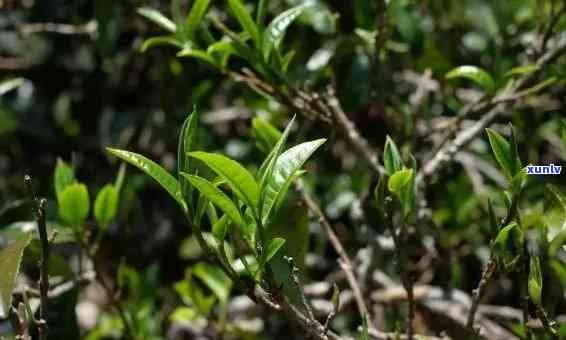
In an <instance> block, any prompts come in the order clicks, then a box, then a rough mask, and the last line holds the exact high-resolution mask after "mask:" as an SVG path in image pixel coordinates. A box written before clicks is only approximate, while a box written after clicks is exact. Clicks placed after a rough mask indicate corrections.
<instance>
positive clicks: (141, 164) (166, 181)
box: [106, 148, 187, 213]
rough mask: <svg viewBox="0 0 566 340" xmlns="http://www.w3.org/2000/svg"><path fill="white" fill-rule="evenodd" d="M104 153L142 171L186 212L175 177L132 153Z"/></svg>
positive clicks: (123, 151)
mask: <svg viewBox="0 0 566 340" xmlns="http://www.w3.org/2000/svg"><path fill="white" fill-rule="evenodd" d="M106 151H107V152H108V153H110V154H111V155H114V156H116V157H118V158H120V159H121V160H123V161H125V162H127V163H129V164H131V165H133V166H135V167H136V168H138V169H140V170H141V171H143V172H144V173H145V174H147V175H148V176H150V177H151V178H153V179H154V180H155V181H156V182H157V183H159V185H161V187H162V188H163V189H165V190H166V191H167V192H168V193H169V195H171V197H173V198H174V199H175V200H176V201H177V203H179V205H180V206H181V208H182V209H183V211H184V212H185V213H186V212H187V204H186V203H185V201H184V200H183V195H182V193H181V188H180V185H179V182H178V181H177V179H175V177H173V176H171V174H170V173H168V172H167V171H166V170H165V169H163V168H162V167H161V166H159V164H157V163H155V162H154V161H152V160H150V159H148V158H146V157H144V156H142V155H139V154H137V153H134V152H130V151H125V150H119V149H112V148H106Z"/></svg>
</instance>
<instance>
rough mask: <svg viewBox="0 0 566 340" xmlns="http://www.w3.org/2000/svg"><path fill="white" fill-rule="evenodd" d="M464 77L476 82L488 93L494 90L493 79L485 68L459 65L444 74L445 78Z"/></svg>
mask: <svg viewBox="0 0 566 340" xmlns="http://www.w3.org/2000/svg"><path fill="white" fill-rule="evenodd" d="M454 78H465V79H469V80H471V81H473V82H474V83H476V84H478V85H479V86H480V87H481V88H482V89H484V90H485V91H486V92H487V93H488V94H493V93H494V92H495V81H494V80H493V78H492V77H491V76H490V75H489V73H487V72H486V71H485V70H483V69H481V68H479V67H476V66H469V65H466V66H459V67H456V68H455V69H453V70H451V71H450V72H448V73H447V74H446V79H454Z"/></svg>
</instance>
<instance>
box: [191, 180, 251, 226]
mask: <svg viewBox="0 0 566 340" xmlns="http://www.w3.org/2000/svg"><path fill="white" fill-rule="evenodd" d="M181 175H182V176H183V177H185V178H186V179H187V180H188V181H189V182H190V183H191V184H192V185H193V186H194V187H195V188H196V189H197V190H198V191H199V192H200V193H201V194H202V195H203V196H205V197H206V198H207V199H208V200H210V202H212V203H213V204H214V205H216V206H217V207H218V208H219V209H220V210H222V211H223V212H224V213H225V214H226V215H228V216H229V217H230V219H231V220H232V221H234V223H236V224H238V225H243V220H242V216H241V215H240V211H239V210H238V208H237V207H236V205H235V204H234V202H232V200H231V199H230V198H229V197H228V196H227V195H226V194H225V193H223V192H222V191H221V190H220V189H218V188H217V187H216V186H214V184H212V183H210V182H209V181H207V180H206V179H204V178H201V177H198V176H195V175H189V174H186V173H181Z"/></svg>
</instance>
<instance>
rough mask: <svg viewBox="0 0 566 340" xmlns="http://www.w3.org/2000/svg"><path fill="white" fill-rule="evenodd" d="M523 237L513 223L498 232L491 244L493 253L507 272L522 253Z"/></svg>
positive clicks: (519, 229) (517, 226)
mask: <svg viewBox="0 0 566 340" xmlns="http://www.w3.org/2000/svg"><path fill="white" fill-rule="evenodd" d="M523 244H524V235H523V232H522V231H521V228H520V227H519V225H518V224H517V223H515V222H513V223H511V224H509V225H507V226H505V227H504V228H502V229H501V230H500V231H499V234H497V237H496V238H495V241H494V242H493V253H494V255H495V256H496V258H497V260H498V262H499V263H500V264H501V265H502V266H503V268H504V269H505V270H509V269H511V268H512V267H513V265H514V264H515V263H516V262H517V259H518V258H519V257H520V256H521V254H522V253H523Z"/></svg>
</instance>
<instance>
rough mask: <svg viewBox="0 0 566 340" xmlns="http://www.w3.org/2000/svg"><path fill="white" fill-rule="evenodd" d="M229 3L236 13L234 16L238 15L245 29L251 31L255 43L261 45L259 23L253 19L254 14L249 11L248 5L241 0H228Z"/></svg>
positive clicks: (237, 17)
mask: <svg viewBox="0 0 566 340" xmlns="http://www.w3.org/2000/svg"><path fill="white" fill-rule="evenodd" d="M228 5H229V6H230V9H231V10H232V13H234V16H235V17H236V19H237V20H238V22H239V23H240V25H242V27H243V28H244V30H246V32H248V33H249V35H250V36H251V38H252V40H253V42H254V43H255V45H256V46H257V47H259V46H260V33H259V29H258V28H257V25H256V24H255V22H254V20H253V19H252V16H251V15H250V13H249V12H248V9H247V8H246V6H245V5H244V4H243V3H242V2H241V1H240V0H228Z"/></svg>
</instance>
